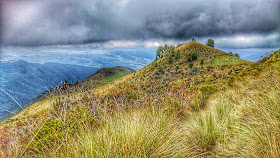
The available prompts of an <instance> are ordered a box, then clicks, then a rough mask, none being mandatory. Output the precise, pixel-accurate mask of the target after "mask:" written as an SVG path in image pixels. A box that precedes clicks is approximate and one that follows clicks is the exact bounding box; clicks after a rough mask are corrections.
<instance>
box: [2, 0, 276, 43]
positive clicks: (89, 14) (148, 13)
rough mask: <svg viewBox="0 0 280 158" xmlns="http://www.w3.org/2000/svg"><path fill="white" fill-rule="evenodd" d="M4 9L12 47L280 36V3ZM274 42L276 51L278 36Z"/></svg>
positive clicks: (94, 3)
mask: <svg viewBox="0 0 280 158" xmlns="http://www.w3.org/2000/svg"><path fill="white" fill-rule="evenodd" d="M1 4H2V13H3V14H1V19H2V20H1V24H2V25H1V28H2V31H1V33H2V43H3V44H11V45H44V44H58V43H61V44H65V43H66V44H67V43H85V42H95V41H107V40H139V39H142V40H145V39H185V38H190V37H193V36H195V37H205V36H207V37H211V36H212V37H216V36H232V35H235V34H257V35H266V34H278V35H279V33H280V31H279V30H280V20H279V19H280V2H279V0H247V1H244V0H225V1H216V0H172V1H170V0H120V1H116V0H106V1H104V0H80V1H77V0H41V1H35V0H29V1H28V0H22V1H19V0H17V1H8V0H2V1H1ZM14 9H17V10H14ZM273 40H274V41H271V43H273V46H277V47H278V46H279V42H277V41H279V36H278V38H277V39H276V38H275V39H273ZM266 43H268V42H267V41H266ZM264 45H266V44H264Z"/></svg>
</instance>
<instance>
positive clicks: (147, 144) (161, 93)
mask: <svg viewBox="0 0 280 158" xmlns="http://www.w3.org/2000/svg"><path fill="white" fill-rule="evenodd" d="M178 52H179V53H178ZM279 54H280V51H277V52H275V53H274V54H272V55H268V56H267V57H266V58H264V60H263V61H260V62H258V63H251V62H247V61H244V60H242V59H239V58H236V57H234V56H232V55H231V54H228V53H225V52H222V51H219V50H217V49H214V48H211V47H207V46H205V45H202V44H199V43H196V42H190V43H187V44H184V45H181V46H180V47H178V48H174V49H173V48H172V46H166V47H165V48H164V51H162V52H161V54H160V55H159V58H158V59H157V60H155V61H154V62H153V63H151V64H150V65H147V66H146V67H144V68H143V69H141V70H139V71H136V72H133V73H131V74H129V75H126V76H124V77H121V78H119V79H117V80H115V81H112V82H109V83H107V84H103V85H101V86H98V87H96V88H93V89H88V90H87V91H83V92H75V93H73V94H68V95H60V96H54V97H53V98H52V101H51V102H40V103H41V105H40V106H42V107H47V106H49V107H51V108H50V109H52V110H53V111H52V112H50V113H49V114H50V115H49V116H46V115H43V114H41V117H40V118H41V120H38V119H36V118H33V120H35V121H37V122H38V124H39V125H37V124H36V128H34V127H33V128H31V129H34V130H30V131H32V132H29V133H36V135H35V136H34V137H33V135H32V134H30V135H24V136H23V138H22V140H24V141H22V144H23V146H24V147H26V148H25V150H24V152H23V154H25V156H29V154H30V153H31V154H30V155H32V154H34V155H36V154H39V155H45V156H46V155H56V156H57V157H59V156H63V155H65V154H67V155H68V156H70V157H106V156H107V157H114V156H120V157H140V156H142V157H170V156H174V157H199V156H205V157H207V156H208V157H211V156H213V157H263V156H264V155H267V154H269V155H270V156H271V157H279V155H277V153H278V152H277V151H280V144H279V141H278V140H279V137H278V136H280V132H279V130H278V129H277V127H278V125H279V124H280V121H279V116H280V115H279V112H280V109H279V106H278V105H279V104H278V103H279V99H275V98H277V97H278V96H279V79H280V75H279V61H280V55H279ZM224 58H226V59H227V60H226V61H224V60H223V59H224ZM215 61H219V62H218V63H220V64H216V63H217V62H215ZM104 71H106V70H104ZM101 72H103V71H101ZM105 74H111V73H110V72H107V71H106V73H105ZM109 78H111V77H109ZM112 78H115V77H112ZM90 79H92V80H95V79H101V81H104V79H105V78H103V77H102V75H93V76H91V77H90ZM108 80H109V81H110V80H111V79H108ZM108 80H107V79H106V80H105V81H104V82H107V81H108ZM88 83H89V81H85V85H88ZM94 83H97V84H98V83H101V84H102V83H103V82H100V80H99V81H98V82H94ZM81 84H82V83H81ZM268 91H271V93H269V94H268V93H267V92H268ZM254 105H257V106H254ZM40 106H38V107H40ZM262 111H263V112H262ZM34 114H36V111H35V112H34ZM26 116H28V113H26ZM37 116H38V115H37ZM22 118H24V117H22ZM260 118H261V119H260ZM30 119H31V120H32V117H30V116H29V117H28V120H30ZM42 120H43V121H42ZM248 120H250V121H248ZM23 122H24V121H23ZM259 122H261V124H260V123H259ZM17 124H19V127H22V124H23V123H19V122H17ZM262 125H267V126H265V127H263V128H260V127H261V126H262ZM256 127H258V128H259V130H256ZM146 131H148V132H146ZM256 131H258V132H260V133H256ZM27 133H28V132H27ZM267 137H269V138H270V139H269V140H268V139H267ZM29 142H30V143H29ZM64 142H66V143H65V144H67V145H64ZM248 142H249V143H250V144H248ZM246 145H248V146H250V148H249V147H246ZM263 146H265V147H264V148H263ZM274 151H275V152H274ZM37 156H38V155H37Z"/></svg>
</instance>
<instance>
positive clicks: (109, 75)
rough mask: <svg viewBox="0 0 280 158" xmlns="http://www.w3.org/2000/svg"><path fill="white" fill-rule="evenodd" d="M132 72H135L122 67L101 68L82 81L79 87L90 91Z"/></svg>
mask: <svg viewBox="0 0 280 158" xmlns="http://www.w3.org/2000/svg"><path fill="white" fill-rule="evenodd" d="M134 71H135V70H132V69H130V68H127V67H123V66H117V67H113V68H102V69H100V70H98V71H97V72H96V73H94V74H93V75H91V76H89V77H88V78H86V79H85V80H83V81H82V82H81V83H80V84H79V85H80V86H81V87H87V88H89V89H92V88H95V87H97V86H100V85H102V84H106V83H109V82H112V81H114V80H116V79H118V78H121V77H123V76H125V75H128V74H130V73H132V72H134Z"/></svg>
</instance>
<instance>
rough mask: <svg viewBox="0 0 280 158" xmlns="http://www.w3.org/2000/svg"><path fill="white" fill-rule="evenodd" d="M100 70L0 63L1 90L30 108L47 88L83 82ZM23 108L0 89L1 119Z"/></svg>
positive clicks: (65, 66)
mask: <svg viewBox="0 0 280 158" xmlns="http://www.w3.org/2000/svg"><path fill="white" fill-rule="evenodd" d="M97 70H98V68H92V67H84V66H77V65H65V64H57V63H45V64H37V63H29V62H26V61H23V60H19V61H15V62H8V63H0V88H1V89H3V90H4V91H6V92H7V93H8V94H10V95H11V96H12V97H13V98H14V99H15V100H16V101H17V102H18V103H19V104H21V105H22V106H23V108H24V107H26V106H28V104H27V103H28V102H30V101H31V100H32V99H33V98H36V97H38V96H39V95H40V94H41V93H42V92H44V91H46V90H47V89H50V88H53V87H55V86H57V85H59V84H61V81H62V80H64V79H65V80H67V81H68V82H69V83H75V82H76V81H79V82H80V81H82V80H83V79H85V78H86V77H88V76H90V75H91V74H93V73H95V72H96V71H97ZM20 110H21V108H20V107H19V106H18V105H17V104H16V103H15V101H13V100H12V98H11V97H9V96H8V95H7V94H6V93H5V92H3V91H2V90H0V120H2V119H4V118H7V117H9V116H12V115H13V114H12V113H14V112H15V113H17V112H19V111H20Z"/></svg>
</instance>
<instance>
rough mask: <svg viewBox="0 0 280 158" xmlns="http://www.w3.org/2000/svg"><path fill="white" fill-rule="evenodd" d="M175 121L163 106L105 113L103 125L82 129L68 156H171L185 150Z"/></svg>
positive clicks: (67, 150)
mask: <svg viewBox="0 0 280 158" xmlns="http://www.w3.org/2000/svg"><path fill="white" fill-rule="evenodd" d="M177 126H178V125H177V124H176V121H175V120H174V119H172V118H169V117H168V115H166V114H165V113H164V112H163V111H162V110H160V109H154V108H147V109H144V110H134V111H133V112H129V113H124V112H122V113H117V114H115V115H114V116H112V117H108V118H107V119H106V120H105V122H104V126H102V127H101V128H99V129H97V130H95V131H88V130H83V131H81V135H80V137H77V138H75V139H72V141H70V142H71V143H70V144H71V145H70V147H69V148H68V149H66V148H64V149H62V150H60V154H61V155H64V154H67V155H69V156H70V157H171V156H176V155H182V152H184V151H186V150H188V148H185V147H186V146H185V145H184V143H182V138H181V137H180V134H179V130H178V128H177Z"/></svg>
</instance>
